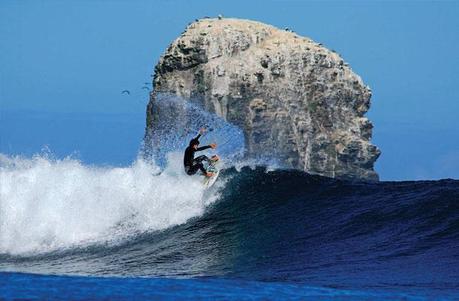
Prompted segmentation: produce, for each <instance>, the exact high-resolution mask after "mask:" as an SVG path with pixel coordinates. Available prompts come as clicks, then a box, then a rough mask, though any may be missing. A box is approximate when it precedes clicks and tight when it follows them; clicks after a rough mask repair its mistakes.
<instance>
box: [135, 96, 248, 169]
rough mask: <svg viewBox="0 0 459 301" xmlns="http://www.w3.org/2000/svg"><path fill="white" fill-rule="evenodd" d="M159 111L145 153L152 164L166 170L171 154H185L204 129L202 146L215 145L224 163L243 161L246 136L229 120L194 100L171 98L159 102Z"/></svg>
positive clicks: (159, 98) (154, 115)
mask: <svg viewBox="0 0 459 301" xmlns="http://www.w3.org/2000/svg"><path fill="white" fill-rule="evenodd" d="M155 109H156V111H155V112H152V116H153V118H154V120H155V127H154V129H153V130H151V132H150V133H148V135H151V137H152V138H151V139H147V141H150V144H149V145H144V147H143V153H144V155H145V157H146V158H148V160H152V161H155V162H156V163H157V164H158V166H160V167H162V168H164V167H165V166H166V164H165V163H166V158H167V154H169V153H171V152H183V150H184V149H185V148H186V147H187V146H188V143H189V141H190V140H191V139H192V138H193V137H195V136H196V135H197V134H198V132H199V130H200V129H201V128H206V130H207V132H206V134H205V135H203V137H202V138H201V139H200V140H201V144H203V145H204V144H208V143H212V142H215V143H217V145H218V148H217V150H216V152H217V153H218V154H219V156H220V157H221V158H222V159H223V160H222V161H223V162H226V163H231V164H232V163H234V162H236V161H239V160H241V158H242V157H243V155H244V152H245V142H244V134H243V132H242V130H241V129H240V128H238V127H237V126H235V125H233V124H231V123H229V122H227V121H226V120H225V119H223V118H221V117H219V116H217V115H216V114H213V113H210V112H208V111H206V110H205V109H204V108H202V107H201V106H200V105H199V104H198V103H196V102H194V101H193V100H185V99H183V98H181V97H178V96H175V95H168V94H159V95H158V96H157V98H156V107H155Z"/></svg>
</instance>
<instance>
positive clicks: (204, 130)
mask: <svg viewBox="0 0 459 301" xmlns="http://www.w3.org/2000/svg"><path fill="white" fill-rule="evenodd" d="M206 132H207V129H206V128H201V129H200V130H199V134H201V135H204V134H205V133H206Z"/></svg>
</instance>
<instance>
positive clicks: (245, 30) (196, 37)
mask: <svg viewBox="0 0 459 301" xmlns="http://www.w3.org/2000/svg"><path fill="white" fill-rule="evenodd" d="M153 84H154V91H153V93H152V94H151V99H150V102H149V104H148V108H147V134H146V140H147V141H146V143H147V145H148V142H149V141H148V140H150V139H153V137H154V130H155V101H156V97H157V95H158V93H171V94H174V95H178V96H181V97H183V98H186V99H193V100H194V101H196V102H200V103H201V104H202V105H203V106H204V107H205V108H206V110H208V111H211V112H215V113H216V114H218V115H220V116H222V117H223V118H225V119H226V120H227V121H229V122H231V123H233V124H236V125H238V126H239V127H241V128H242V129H243V130H244V133H245V139H246V146H247V155H248V156H250V155H252V154H257V155H259V154H263V153H264V152H265V151H268V152H273V153H274V154H275V155H276V156H277V157H278V158H279V159H280V160H281V161H282V162H283V163H284V164H285V165H286V167H291V168H296V169H301V170H304V171H306V172H309V173H312V174H319V175H323V176H327V177H334V178H346V179H364V180H378V175H377V174H376V172H375V171H374V170H373V165H374V163H375V161H376V159H377V158H378V156H379V155H380V151H379V150H378V148H377V147H376V146H374V145H372V144H371V143H370V139H371V134H372V128H373V126H372V124H371V122H370V121H369V120H368V119H367V118H366V117H364V114H365V113H366V112H367V111H368V109H369V107H370V97H371V90H370V89H369V88H368V87H367V86H366V85H365V84H364V83H363V82H362V80H361V78H360V77H359V76H358V75H357V74H355V73H354V72H353V71H352V70H351V68H350V67H349V65H348V64H347V63H345V62H344V61H343V59H342V58H341V57H340V56H339V55H338V54H337V53H335V52H334V51H331V50H328V49H327V48H325V47H323V46H322V45H321V44H318V43H315V42H314V41H312V40H310V39H309V38H305V37H301V36H298V35H297V34H295V33H293V32H291V31H288V30H281V29H277V28H275V27H273V26H270V25H266V24H262V23H259V22H254V21H248V20H239V19H224V18H219V19H202V20H197V21H196V22H193V23H191V24H190V25H189V26H188V27H187V28H186V30H185V32H184V33H183V34H182V35H181V36H180V37H178V38H177V39H176V40H175V41H174V42H173V43H172V44H171V45H170V46H169V48H168V49H167V50H166V52H165V53H164V55H163V56H162V57H161V59H160V61H159V62H158V64H157V65H156V67H155V74H154V82H153Z"/></svg>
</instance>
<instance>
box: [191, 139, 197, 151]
mask: <svg viewBox="0 0 459 301" xmlns="http://www.w3.org/2000/svg"><path fill="white" fill-rule="evenodd" d="M198 146H199V140H198V139H192V140H191V141H190V147H191V148H194V149H197V148H198Z"/></svg>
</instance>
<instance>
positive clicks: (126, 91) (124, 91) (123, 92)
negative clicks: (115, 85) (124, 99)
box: [121, 90, 131, 95]
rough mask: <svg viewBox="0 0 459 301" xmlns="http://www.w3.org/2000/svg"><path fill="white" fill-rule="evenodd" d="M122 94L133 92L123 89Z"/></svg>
mask: <svg viewBox="0 0 459 301" xmlns="http://www.w3.org/2000/svg"><path fill="white" fill-rule="evenodd" d="M121 94H127V95H131V92H129V90H123V91H122V92H121Z"/></svg>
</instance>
